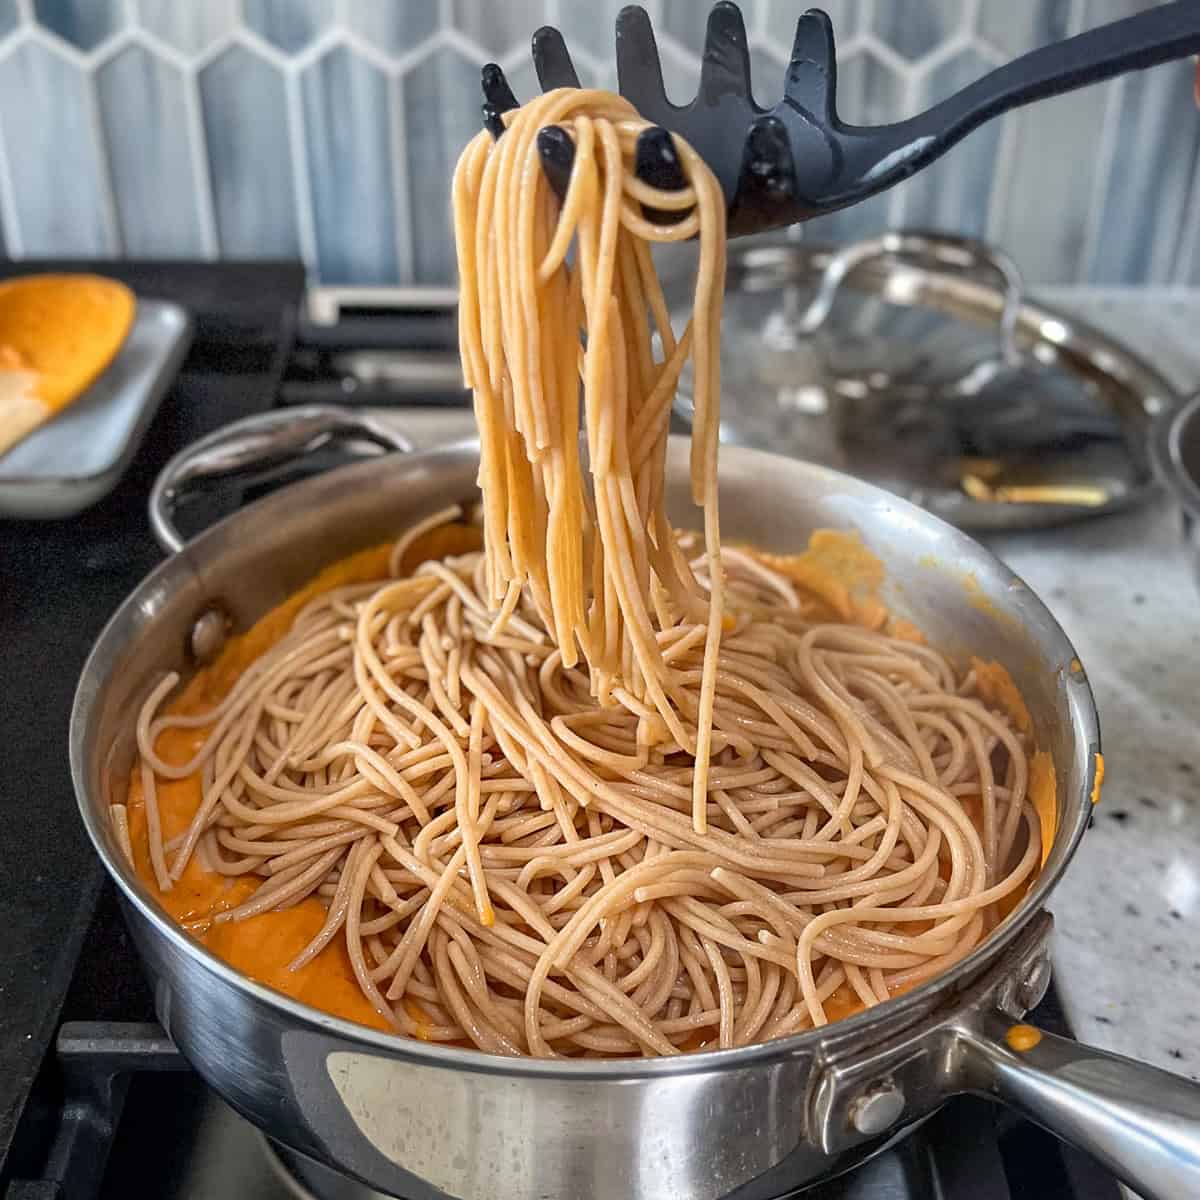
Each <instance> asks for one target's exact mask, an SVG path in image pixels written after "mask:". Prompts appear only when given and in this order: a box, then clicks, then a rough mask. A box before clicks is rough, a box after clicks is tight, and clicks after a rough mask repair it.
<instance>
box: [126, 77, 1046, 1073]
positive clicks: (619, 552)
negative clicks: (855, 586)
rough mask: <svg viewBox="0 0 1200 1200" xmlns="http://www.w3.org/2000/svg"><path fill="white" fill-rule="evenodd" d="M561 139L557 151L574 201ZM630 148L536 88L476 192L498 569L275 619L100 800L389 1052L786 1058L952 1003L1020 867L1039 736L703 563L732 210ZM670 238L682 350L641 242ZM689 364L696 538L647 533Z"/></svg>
mask: <svg viewBox="0 0 1200 1200" xmlns="http://www.w3.org/2000/svg"><path fill="white" fill-rule="evenodd" d="M550 123H557V124H561V125H564V126H565V127H567V128H568V129H569V130H570V131H571V132H572V135H573V137H574V140H575V145H576V159H575V166H574V170H573V174H572V178H571V183H570V187H569V189H568V192H567V194H566V197H565V199H564V200H563V202H562V203H561V205H560V204H559V202H558V200H557V199H556V198H555V197H554V195H553V193H551V192H549V191H548V187H547V185H546V183H545V181H544V180H543V178H542V175H541V171H540V167H539V166H538V161H537V155H536V147H535V143H534V138H535V135H536V131H537V129H538V128H540V127H541V126H543V125H545V124H550ZM642 127H643V123H642V122H640V121H639V120H638V118H637V117H636V114H635V113H633V111H632V110H631V109H629V107H628V106H627V105H626V104H625V102H624V101H622V100H620V99H619V98H617V97H612V96H608V95H606V94H604V93H596V92H581V91H571V92H565V91H564V92H553V93H550V94H548V95H547V96H544V97H542V98H541V99H540V100H538V101H536V102H534V104H531V105H529V106H526V108H525V109H522V110H520V111H519V112H517V113H516V114H515V115H513V116H511V118H510V123H509V126H508V129H507V132H506V133H505V134H504V136H503V137H502V138H501V139H500V140H499V141H498V142H497V143H495V144H492V143H491V142H490V141H489V140H487V139H485V138H483V137H481V138H480V139H478V140H476V141H475V142H473V143H472V144H471V145H470V146H469V147H468V148H467V150H466V152H465V153H464V155H463V158H462V160H461V162H460V165H459V170H458V173H457V175H456V179H455V191H454V205H455V215H456V223H457V232H458V238H459V249H460V256H461V276H462V316H461V320H462V346H463V361H464V364H465V369H466V371H467V374H468V379H469V381H470V383H471V384H472V386H473V388H474V391H475V401H476V410H477V413H478V418H479V426H480V433H481V441H482V454H481V469H480V482H481V485H482V490H483V506H482V513H481V516H480V524H481V525H482V528H483V541H484V549H483V550H482V551H481V550H480V549H479V548H477V547H475V546H471V544H470V537H471V536H472V535H471V527H470V523H469V522H467V521H466V520H465V519H464V514H462V513H461V512H459V511H458V510H457V509H448V510H446V511H444V512H441V513H436V514H432V515H431V516H429V517H427V518H426V519H425V520H423V521H421V522H420V523H419V524H417V525H415V526H414V527H413V528H412V529H410V530H409V531H408V533H406V534H405V535H404V536H403V537H401V539H400V541H399V542H398V543H397V544H396V546H395V548H394V550H393V551H392V553H391V555H390V558H389V560H388V561H387V563H386V564H385V563H384V561H383V560H381V561H380V570H379V572H378V574H383V575H385V576H386V577H385V578H382V579H380V578H373V579H366V580H361V581H354V582H344V583H342V584H340V585H337V586H330V587H327V588H323V589H320V590H318V591H317V592H316V594H314V595H313V596H312V597H311V598H310V599H308V600H307V602H306V603H304V604H303V605H302V606H294V610H289V612H288V613H287V614H285V616H284V617H280V618H278V619H277V618H275V617H272V616H268V618H266V619H265V621H264V622H263V623H262V629H263V631H264V632H263V643H262V645H261V647H260V648H259V652H256V653H255V655H254V656H253V660H252V661H251V662H250V664H249V665H248V666H247V667H246V669H244V670H242V671H241V672H240V674H238V676H237V678H236V680H234V681H233V682H232V684H231V685H229V684H226V683H222V684H221V685H220V686H216V684H215V683H214V684H213V689H212V690H215V691H216V693H217V703H216V704H215V706H213V707H208V708H204V709H202V710H200V711H198V707H197V706H196V705H195V704H192V705H190V706H189V705H179V704H178V702H177V703H176V704H174V705H169V706H168V705H165V701H166V698H167V697H168V696H169V695H170V694H171V693H172V691H173V690H174V688H175V687H176V684H177V682H178V681H177V679H176V677H175V676H168V677H167V678H166V679H164V680H163V681H162V683H161V684H160V685H159V686H158V687H157V688H156V689H155V690H154V692H153V693H152V694H151V696H150V697H149V698H148V699H147V701H146V704H145V706H144V707H143V709H142V712H141V714H140V717H139V720H138V725H137V737H138V748H139V752H140V763H139V766H138V769H137V770H136V771H135V773H134V779H133V784H132V786H131V790H130V794H129V797H128V799H127V803H126V805H124V806H115V807H114V829H115V831H116V833H117V836H118V838H119V840H120V843H121V845H122V846H124V847H127V848H128V850H127V852H128V853H131V854H132V856H133V857H134V860H135V862H136V863H137V865H138V869H139V870H140V871H141V872H142V873H143V874H144V876H145V877H146V878H147V879H148V881H150V882H151V884H152V886H154V887H155V888H156V890H157V891H158V893H159V894H160V896H163V897H164V898H167V899H169V898H170V897H171V896H172V894H173V892H174V890H175V889H178V888H181V887H182V886H183V882H181V881H191V880H192V879H193V877H194V876H195V875H196V874H197V871H198V869H199V873H200V874H202V875H203V876H204V878H205V879H209V880H222V879H223V880H225V881H226V883H225V884H224V885H221V884H218V885H217V886H216V887H215V888H214V889H213V891H212V895H211V900H210V902H206V904H205V905H203V906H200V908H197V907H196V906H195V905H191V906H190V907H189V908H188V913H189V916H190V920H191V928H192V929H193V931H194V932H195V933H196V934H197V936H199V937H201V938H205V939H213V938H215V937H216V935H217V934H218V933H219V932H220V931H223V930H229V929H234V930H236V929H244V930H250V929H253V928H254V926H255V923H256V922H262V921H265V920H268V919H270V918H271V917H273V916H276V915H278V914H279V913H280V911H281V910H282V911H290V910H299V909H305V911H309V910H310V908H311V906H312V905H314V904H316V905H317V911H316V915H315V917H314V918H313V919H312V920H311V922H310V924H309V925H308V926H306V932H305V934H304V937H303V939H302V941H301V942H300V943H299V944H298V945H297V946H296V947H294V954H293V957H292V958H291V960H290V963H289V966H290V971H289V972H286V973H285V975H286V978H284V979H283V980H282V981H278V980H277V981H275V982H276V986H280V987H283V988H284V990H289V986H290V985H289V983H288V979H299V978H301V977H303V976H306V974H307V973H309V972H311V971H313V970H317V969H320V968H321V967H322V964H328V963H329V962H330V961H331V959H330V956H331V955H333V954H335V953H339V954H344V955H345V956H346V958H347V961H348V963H349V968H348V969H349V971H350V972H351V973H352V977H353V981H354V984H355V987H356V992H357V995H358V997H359V1000H360V1002H365V1004H366V1005H368V1006H369V1011H370V1012H371V1013H372V1015H373V1018H377V1019H378V1022H377V1023H379V1024H382V1025H385V1026H387V1027H390V1028H394V1029H396V1030H398V1031H399V1032H401V1033H403V1034H406V1035H408V1036H412V1037H419V1038H423V1039H426V1040H430V1041H439V1042H449V1043H457V1044H470V1045H474V1046H477V1047H479V1048H480V1049H482V1050H485V1051H490V1052H494V1053H497V1054H508V1055H526V1054H530V1055H538V1056H557V1055H637V1054H641V1055H665V1054H674V1053H678V1052H680V1051H682V1050H688V1049H696V1048H700V1047H705V1046H710V1047H722V1048H727V1047H732V1046H739V1045H745V1044H747V1043H750V1042H755V1041H762V1040H766V1039H770V1038H776V1037H781V1036H785V1035H787V1034H790V1033H795V1032H798V1031H800V1030H802V1029H805V1028H811V1027H813V1026H819V1025H822V1024H824V1023H826V1022H827V1021H828V1020H830V1019H833V1018H834V1017H837V1016H839V1015H842V1014H844V1013H846V1012H848V1011H851V1010H853V1009H854V1008H856V1007H862V1006H869V1005H874V1004H877V1003H879V1002H881V1001H883V1000H885V999H887V998H888V997H889V996H890V995H893V994H895V993H896V992H898V991H902V990H904V989H906V988H908V987H911V986H912V985H914V984H915V983H917V982H919V981H921V980H923V979H926V978H929V977H930V976H933V975H935V974H937V973H939V972H941V971H943V970H944V969H945V968H946V967H947V966H949V965H950V964H952V963H953V962H955V961H956V960H958V959H959V958H961V957H962V956H963V955H964V954H966V953H967V952H968V951H969V950H970V949H971V948H972V947H973V946H974V945H976V944H977V943H978V942H979V941H980V939H981V938H983V937H984V936H985V935H986V934H987V932H988V931H989V930H990V929H991V928H992V927H993V926H994V925H995V924H996V923H997V921H998V920H999V919H1000V918H1001V917H1002V915H1003V913H1004V912H1005V911H1007V908H1008V907H1009V906H1011V904H1013V903H1015V901H1016V899H1017V898H1018V897H1019V896H1020V895H1021V894H1022V891H1023V889H1024V887H1025V886H1026V884H1027V883H1028V881H1029V880H1030V879H1032V878H1033V876H1034V874H1035V873H1036V871H1037V868H1038V865H1039V863H1040V861H1041V838H1040V822H1039V819H1038V816H1037V813H1036V811H1035V807H1034V805H1033V803H1032V802H1031V801H1030V799H1029V796H1028V783H1029V765H1028V759H1027V748H1026V745H1025V740H1024V738H1025V734H1024V733H1023V732H1018V731H1016V730H1014V729H1013V727H1012V725H1011V722H1010V721H1009V720H1008V718H1007V717H1006V716H1004V715H1002V714H1001V713H999V712H997V711H996V710H995V709H994V708H992V707H990V706H989V705H988V704H987V703H986V702H985V700H984V698H983V696H984V695H986V690H984V691H983V692H982V693H981V687H980V685H979V682H978V681H977V680H976V677H975V674H974V672H973V671H972V672H969V673H967V674H965V675H962V674H960V673H958V672H956V670H955V668H954V667H953V665H952V664H951V663H950V662H949V661H948V660H947V659H946V658H945V657H944V656H942V655H941V654H939V653H937V652H936V651H934V650H932V649H930V648H929V647H927V646H925V645H924V644H922V643H920V642H919V641H915V640H912V639H911V638H901V637H898V636H892V635H890V634H889V633H887V632H885V631H883V630H882V629H881V628H880V627H879V624H878V622H875V624H874V626H873V627H868V626H866V625H858V624H853V623H849V622H847V621H846V620H842V619H839V614H837V613H834V612H833V611H831V610H830V608H829V607H828V605H827V604H826V603H825V602H824V601H823V600H821V599H820V598H819V597H817V596H816V595H814V594H813V593H812V592H810V591H808V590H806V589H805V587H803V586H801V585H800V583H799V582H798V578H797V576H796V575H793V574H792V573H791V572H790V570H789V566H788V563H787V561H786V560H770V561H768V560H767V559H765V558H763V557H761V556H758V555H756V554H754V553H753V552H752V551H749V550H742V549H732V548H725V549H724V550H722V548H721V545H720V540H719V530H718V521H717V507H716V386H717V381H716V327H717V320H718V304H719V298H720V293H721V270H722V264H723V261H724V255H723V250H722V241H723V212H722V207H721V200H720V195H719V191H718V190H717V189H716V186H715V183H714V181H713V179H712V177H711V175H710V174H709V172H708V171H707V168H705V167H704V165H703V164H702V163H701V162H700V161H699V160H698V159H696V157H695V156H694V155H693V154H692V153H691V152H690V151H689V150H688V149H687V148H686V147H684V146H681V147H680V150H681V157H682V160H683V163H684V167H685V173H686V175H687V177H688V179H689V187H688V189H686V190H685V191H683V192H680V193H670V194H668V193H657V192H652V191H650V190H648V189H646V188H645V186H644V185H643V184H641V183H639V182H638V181H637V180H636V179H635V178H634V177H633V174H632V171H631V165H630V164H631V155H632V150H633V145H634V141H635V139H636V136H637V133H638V131H639V130H640V129H641V128H642ZM643 203H646V204H650V205H652V206H653V207H654V208H656V209H670V208H672V207H674V208H675V209H676V210H677V211H679V212H683V213H686V215H685V216H684V217H683V220H682V221H681V223H680V224H679V225H676V226H660V225H655V224H652V223H650V222H648V221H647V220H646V219H645V218H644V216H642V214H641V211H640V207H639V206H640V205H641V204H643ZM692 235H696V236H698V238H699V241H700V254H701V260H700V264H701V265H700V270H699V282H698V283H697V286H696V307H695V317H694V320H693V324H692V325H691V326H690V327H689V329H688V330H687V331H685V332H684V333H683V334H682V335H681V336H679V337H678V339H676V338H675V336H674V335H673V334H672V332H671V330H670V327H669V325H668V323H667V320H666V306H665V304H664V303H663V300H662V292H661V289H660V288H659V286H658V282H657V279H656V276H655V274H654V270H653V266H652V264H651V262H650V258H649V251H648V243H649V242H651V241H653V240H656V239H668V238H674V237H688V236H692ZM648 314H649V316H650V318H652V319H653V321H654V323H655V325H656V328H657V335H658V337H657V342H658V344H657V348H656V347H655V344H654V340H653V339H652V337H651V335H650V332H649V326H648V321H647V315H648ZM689 355H690V356H692V357H693V359H694V367H695V371H696V378H697V393H698V397H697V398H698V403H697V411H698V418H699V419H698V423H697V433H696V437H695V440H694V443H693V458H692V490H693V498H694V499H695V500H696V501H697V502H698V503H700V504H702V505H703V507H704V522H703V524H704V534H703V541H702V544H700V543H698V542H697V541H696V539H695V536H694V535H691V534H677V533H676V532H675V531H673V530H672V529H671V527H670V525H669V524H668V522H667V518H666V515H665V510H664V507H663V485H664V473H665V449H666V433H667V418H668V413H669V406H670V398H671V392H672V390H673V388H674V384H675V380H676V378H677V377H678V372H679V369H680V367H681V366H682V364H683V362H684V361H685V359H686V358H687V357H688V356H689ZM580 379H582V385H583V386H582V392H583V425H584V428H585V431H586V441H587V449H588V463H587V468H586V470H585V467H584V463H583V459H582V456H581V454H580V449H579V440H578V437H577V428H578V424H579V381H580ZM455 531H457V533H456V534H455V537H456V538H457V548H456V549H452V550H447V549H446V546H447V545H448V544H449V543H447V542H445V541H443V542H442V543H440V546H439V544H438V539H439V538H445V537H446V536H448V535H449V534H452V533H455ZM430 547H433V548H432V549H430ZM285 618H286V619H285ZM277 627H278V636H276V634H275V633H274V632H272V633H271V637H268V636H267V631H276V629H277ZM253 637H254V634H253V632H252V634H251V638H253ZM222 669H223V664H222V663H218V664H217V666H216V668H214V669H213V670H214V671H216V672H217V674H215V675H214V676H213V677H212V679H213V680H214V681H215V680H217V679H223V678H224V676H223V675H222V674H221V672H222ZM206 682H207V681H206V680H205V677H204V675H203V674H202V675H201V676H200V677H199V679H198V680H197V681H193V683H194V684H198V685H200V686H199V689H198V690H199V692H203V691H204V690H205V685H206ZM190 690H195V689H190ZM183 735H188V736H190V737H191V742H190V743H189V744H188V745H187V746H186V747H185V748H181V744H180V741H179V739H180V738H181V737H182V736H183ZM172 739H175V740H174V741H173V740H172ZM179 781H195V782H196V786H195V790H194V796H193V800H192V801H191V804H190V808H189V809H188V811H187V813H186V815H185V817H184V818H183V820H182V822H180V821H179V820H178V813H177V812H176V811H175V810H174V808H171V807H170V806H169V805H168V803H167V797H168V795H169V794H170V795H173V793H171V789H172V787H174V786H175V785H176V784H177V783H178V782H179ZM189 904H190V901H189ZM306 906H309V907H307V908H306ZM184 907H187V906H184ZM210 944H215V943H211V942H210ZM330 969H332V968H330Z"/></svg>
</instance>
